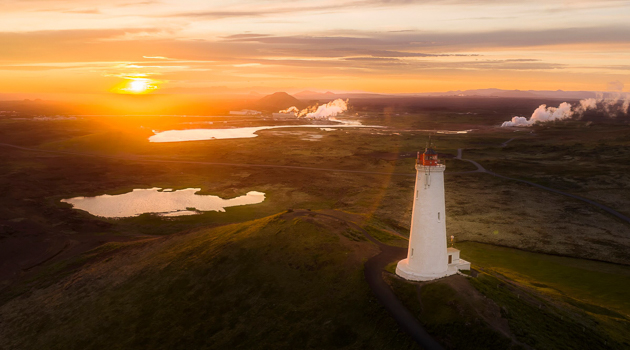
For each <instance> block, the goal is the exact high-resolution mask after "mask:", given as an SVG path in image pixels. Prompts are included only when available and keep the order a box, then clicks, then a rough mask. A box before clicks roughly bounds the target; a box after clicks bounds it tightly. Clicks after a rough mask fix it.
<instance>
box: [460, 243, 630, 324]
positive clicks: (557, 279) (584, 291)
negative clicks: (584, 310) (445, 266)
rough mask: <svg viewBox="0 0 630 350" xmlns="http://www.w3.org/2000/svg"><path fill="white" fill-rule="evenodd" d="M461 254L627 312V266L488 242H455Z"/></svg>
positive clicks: (546, 287) (533, 282)
mask: <svg viewBox="0 0 630 350" xmlns="http://www.w3.org/2000/svg"><path fill="white" fill-rule="evenodd" d="M456 246H457V248H458V249H460V250H461V255H462V258H464V259H466V260H469V261H471V262H472V264H473V265H477V266H482V267H484V268H489V269H492V270H493V271H496V272H499V273H501V274H503V275H505V276H507V277H509V278H510V279H513V280H515V281H518V282H520V283H523V284H529V285H530V286H532V287H533V288H536V289H538V290H541V291H543V292H546V293H551V294H553V295H559V296H563V297H570V298H573V299H577V300H581V303H586V304H593V305H596V306H602V307H605V308H607V309H610V310H613V311H616V312H619V313H622V314H624V315H626V317H627V315H630V300H629V299H628V293H627V291H628V290H630V267H628V266H623V265H615V264H609V263H603V262H598V261H589V260H584V259H574V258H567V257H560V256H554V255H547V254H538V253H531V252H527V251H522V250H518V249H511V248H504V247H497V246H493V245H488V244H481V243H473V242H462V243H457V244H456Z"/></svg>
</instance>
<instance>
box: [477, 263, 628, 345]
mask: <svg viewBox="0 0 630 350" xmlns="http://www.w3.org/2000/svg"><path fill="white" fill-rule="evenodd" d="M471 283H472V284H473V285H474V286H475V287H476V288H477V289H478V290H479V291H480V292H482V293H483V294H484V295H485V296H487V297H488V298H491V299H492V300H493V301H494V302H495V303H497V304H498V305H499V306H500V307H501V310H502V315H503V317H505V318H507V320H508V322H509V325H510V329H511V330H512V332H513V333H514V334H515V335H516V337H517V338H518V340H519V341H521V342H523V343H526V344H528V345H529V346H531V347H533V348H535V349H549V350H553V349H621V348H626V347H628V346H630V343H628V342H627V341H628V339H627V332H626V333H625V334H624V333H620V334H621V337H619V336H610V335H609V333H610V330H609V329H603V327H599V322H598V321H596V320H594V319H592V318H590V317H588V316H585V315H583V314H580V313H575V312H574V311H572V310H567V309H565V308H558V307H556V306H554V305H553V304H551V303H548V302H546V301H545V300H544V299H540V298H537V297H534V296H531V295H528V294H525V293H523V291H519V290H518V289H515V288H514V287H508V286H506V285H505V284H503V282H502V281H501V280H499V279H497V278H495V277H493V276H490V275H488V274H480V275H479V276H478V277H477V278H473V279H471ZM616 326H619V324H617V325H616ZM627 326H628V324H627V323H626V325H625V327H627ZM626 329H627V328H626ZM623 337H625V338H626V339H625V340H621V339H620V338H623ZM615 339H619V340H615ZM622 344H623V345H622Z"/></svg>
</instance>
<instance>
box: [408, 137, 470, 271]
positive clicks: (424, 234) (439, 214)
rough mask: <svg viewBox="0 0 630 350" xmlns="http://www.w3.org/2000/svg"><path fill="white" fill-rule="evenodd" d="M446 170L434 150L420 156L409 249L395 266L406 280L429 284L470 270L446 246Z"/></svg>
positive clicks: (455, 252)
mask: <svg viewBox="0 0 630 350" xmlns="http://www.w3.org/2000/svg"><path fill="white" fill-rule="evenodd" d="M445 169H446V167H445V166H444V165H443V164H440V162H439V160H438V156H437V153H436V152H435V151H434V150H433V149H432V148H430V147H428V148H427V149H426V151H425V152H424V154H422V155H420V153H418V160H417V162H416V188H415V192H414V201H413V212H412V214H411V232H410V234H409V250H408V252H407V259H404V260H401V261H399V262H398V266H397V267H396V274H397V275H399V276H401V277H403V278H405V279H408V280H413V281H428V280H433V279H436V278H440V277H444V276H449V275H452V274H455V273H457V271H458V270H469V269H470V263H469V262H468V261H465V260H462V259H460V257H459V250H457V249H455V248H448V249H447V247H446V205H445V200H444V170H445Z"/></svg>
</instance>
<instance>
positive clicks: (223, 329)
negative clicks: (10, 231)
mask: <svg viewBox="0 0 630 350" xmlns="http://www.w3.org/2000/svg"><path fill="white" fill-rule="evenodd" d="M355 237H356V232H353V231H349V230H348V229H347V228H344V227H339V225H338V222H337V221H336V220H332V219H325V218H321V217H308V216H306V217H304V216H301V217H299V216H298V217H295V216H294V214H292V213H287V214H285V215H284V216H280V215H275V216H271V217H267V218H263V219H259V220H255V221H249V222H244V223H241V224H234V225H228V226H221V227H217V228H212V229H204V230H201V231H197V232H192V233H188V234H183V235H175V236H170V237H164V238H160V239H158V240H155V241H154V242H152V243H149V244H146V245H144V246H141V247H137V248H136V249H127V250H125V251H124V252H122V254H117V253H115V252H114V253H113V255H112V256H111V259H106V260H104V261H101V262H98V263H95V264H88V265H86V266H85V267H84V268H82V269H80V270H79V271H76V272H74V273H73V274H71V275H70V276H67V277H64V278H63V279H62V280H61V281H59V282H58V283H56V284H54V285H50V286H46V287H43V288H41V289H35V290H34V291H33V292H32V293H31V294H30V295H24V296H23V297H22V298H16V299H13V300H11V301H8V302H6V303H4V304H3V305H2V306H0V319H2V324H3V326H2V327H0V338H1V339H3V349H43V348H45V349H87V348H89V349H138V348H149V349H228V348H229V349H269V348H273V349H307V348H313V349H337V348H345V349H364V348H388V349H411V348H414V346H415V345H414V344H413V342H412V340H411V339H410V338H409V337H408V336H406V335H404V334H403V333H400V331H399V330H398V327H397V325H396V324H395V322H394V321H393V320H392V319H391V318H390V317H389V315H388V314H387V312H386V311H385V310H384V309H383V308H382V307H381V306H380V304H378V302H376V300H375V299H374V298H373V296H372V293H371V291H370V289H369V287H368V286H367V284H366V282H365V280H364V277H363V262H364V260H365V259H366V258H367V257H369V256H371V255H373V254H375V253H376V248H375V247H374V245H373V244H371V243H369V242H367V241H365V240H356V239H354V238H355ZM357 245H360V247H358V246H357ZM111 248H112V249H113V248H115V247H111ZM103 252H105V253H110V251H109V248H103Z"/></svg>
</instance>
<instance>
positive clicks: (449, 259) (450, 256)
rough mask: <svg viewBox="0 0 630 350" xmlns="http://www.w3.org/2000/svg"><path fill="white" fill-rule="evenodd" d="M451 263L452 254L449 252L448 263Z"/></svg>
mask: <svg viewBox="0 0 630 350" xmlns="http://www.w3.org/2000/svg"><path fill="white" fill-rule="evenodd" d="M452 263H453V256H452V255H450V254H449V256H448V264H449V265H450V264H452Z"/></svg>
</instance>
